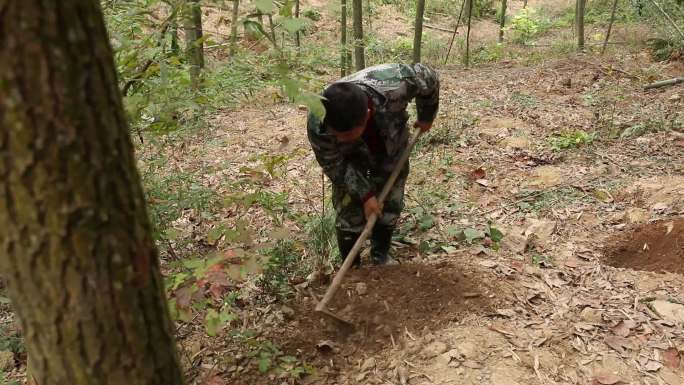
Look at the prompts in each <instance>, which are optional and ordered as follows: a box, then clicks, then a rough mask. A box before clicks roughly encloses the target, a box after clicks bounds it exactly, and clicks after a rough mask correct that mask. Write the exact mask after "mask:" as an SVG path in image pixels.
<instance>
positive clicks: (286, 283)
mask: <svg viewBox="0 0 684 385" xmlns="http://www.w3.org/2000/svg"><path fill="white" fill-rule="evenodd" d="M301 254H302V253H301V250H298V249H297V247H296V243H295V242H294V241H291V240H281V241H278V242H277V244H276V246H275V247H272V248H270V249H267V250H266V251H265V252H264V256H265V257H266V258H267V261H266V263H265V266H264V270H263V273H262V275H261V277H260V278H259V280H258V282H257V285H258V286H259V287H260V288H261V290H262V291H263V292H264V293H265V294H266V295H270V296H273V297H275V298H276V299H278V300H280V301H284V300H287V299H288V298H289V297H290V295H291V294H292V286H291V284H290V281H291V280H294V279H295V278H301V277H302V276H304V275H305V274H306V273H307V270H308V267H307V266H305V265H304V264H303V263H302V258H301Z"/></svg>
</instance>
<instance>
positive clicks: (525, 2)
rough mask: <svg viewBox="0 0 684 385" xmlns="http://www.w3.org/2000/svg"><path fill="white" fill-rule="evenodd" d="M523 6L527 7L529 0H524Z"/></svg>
mask: <svg viewBox="0 0 684 385" xmlns="http://www.w3.org/2000/svg"><path fill="white" fill-rule="evenodd" d="M523 8H527V0H523Z"/></svg>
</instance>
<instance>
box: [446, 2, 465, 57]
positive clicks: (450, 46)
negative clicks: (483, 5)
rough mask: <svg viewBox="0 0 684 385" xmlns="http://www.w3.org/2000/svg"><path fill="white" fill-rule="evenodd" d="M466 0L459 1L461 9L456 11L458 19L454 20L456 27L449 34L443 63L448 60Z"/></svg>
mask: <svg viewBox="0 0 684 385" xmlns="http://www.w3.org/2000/svg"><path fill="white" fill-rule="evenodd" d="M467 1H468V0H463V2H462V3H461V10H460V11H458V19H457V20H456V28H454V33H453V34H452V35H451V41H450V42H449V49H448V50H447V54H446V57H445V58H444V64H447V62H449V55H450V54H451V48H452V47H453V46H454V40H456V34H457V33H458V26H459V25H460V24H461V17H462V16H463V8H465V5H466V2H467Z"/></svg>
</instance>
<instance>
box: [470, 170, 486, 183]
mask: <svg viewBox="0 0 684 385" xmlns="http://www.w3.org/2000/svg"><path fill="white" fill-rule="evenodd" d="M486 176H487V173H486V172H485V170H484V169H483V168H482V167H480V168H478V169H475V170H473V171H471V172H470V179H471V180H473V181H477V180H478V179H484V178H485V177H486Z"/></svg>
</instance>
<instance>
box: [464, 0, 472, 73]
mask: <svg viewBox="0 0 684 385" xmlns="http://www.w3.org/2000/svg"><path fill="white" fill-rule="evenodd" d="M467 2H468V32H466V50H465V65H466V67H468V66H469V65H470V25H471V23H470V21H471V20H472V18H473V0H467Z"/></svg>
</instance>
